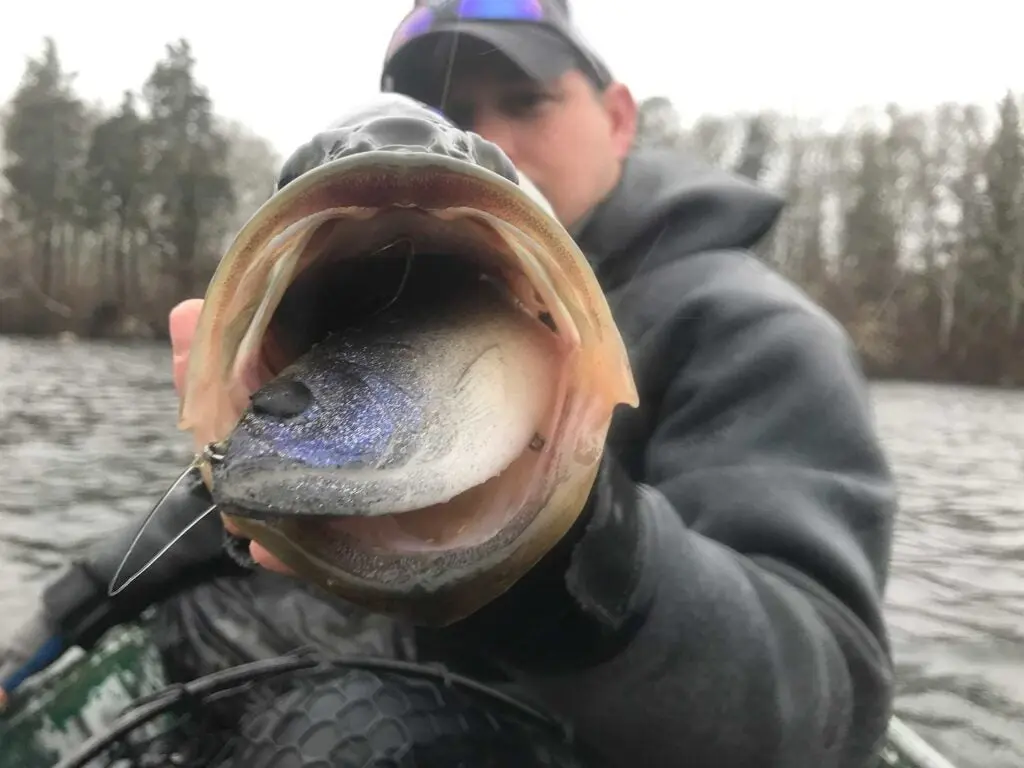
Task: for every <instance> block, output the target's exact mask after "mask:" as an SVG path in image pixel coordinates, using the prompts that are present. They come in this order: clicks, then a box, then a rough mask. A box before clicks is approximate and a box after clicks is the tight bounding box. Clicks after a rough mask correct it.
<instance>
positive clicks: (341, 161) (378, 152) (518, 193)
mask: <svg viewBox="0 0 1024 768" xmlns="http://www.w3.org/2000/svg"><path fill="white" fill-rule="evenodd" d="M366 170H372V171H374V172H375V173H376V174H380V173H381V172H385V173H387V172H390V173H391V174H392V175H394V176H398V177H400V176H402V175H406V174H408V175H413V174H414V173H421V172H423V171H424V170H437V171H439V172H441V173H442V174H447V175H453V174H454V175H461V176H470V177H472V178H474V179H476V180H478V181H482V182H485V183H487V184H491V185H495V186H497V187H500V188H501V191H502V192H505V193H508V194H511V195H513V196H514V197H517V198H518V199H519V200H520V201H521V202H523V203H524V204H526V205H529V206H531V207H537V206H540V207H542V208H544V209H545V213H548V214H549V215H550V210H548V209H549V206H550V204H549V203H548V202H547V201H546V200H541V199H538V198H536V197H534V196H532V195H530V194H528V193H527V192H526V191H525V190H524V188H523V187H522V186H521V185H520V184H519V183H517V182H515V181H511V180H510V179H508V178H506V177H505V176H503V175H501V174H500V173H498V172H497V171H493V170H491V169H490V168H487V167H486V166H484V165H481V164H480V163H479V162H477V161H475V160H473V159H472V158H471V157H463V156H458V155H453V154H444V153H441V152H436V151H432V150H429V149H426V148H419V147H416V148H404V147H403V148H401V149H398V148H393V149H368V150H365V151H362V152H358V153H353V154H350V155H345V156H342V157H332V158H330V159H328V160H325V161H324V162H322V163H320V164H319V165H317V166H316V167H314V168H311V169H310V170H308V171H305V172H304V173H302V174H300V175H299V176H297V177H295V178H294V179H292V180H291V181H289V182H288V183H287V184H285V185H284V186H282V187H281V188H280V189H279V190H278V191H277V192H276V193H275V197H279V198H280V200H279V202H278V207H282V206H283V205H284V203H285V202H287V200H288V199H291V198H293V197H297V196H300V195H302V194H303V193H305V192H306V191H308V190H310V189H313V188H315V187H316V186H317V185H319V184H321V183H323V182H325V181H340V180H343V179H344V177H345V176H346V175H350V174H353V173H355V172H358V171H366ZM393 206H394V207H399V208H401V207H407V208H423V209H425V210H430V209H431V206H430V205H429V203H426V202H425V201H420V202H415V203H414V202H409V203H394V204H393ZM435 207H436V208H447V207H448V206H447V205H440V206H435Z"/></svg>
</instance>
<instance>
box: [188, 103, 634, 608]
mask: <svg viewBox="0 0 1024 768" xmlns="http://www.w3.org/2000/svg"><path fill="white" fill-rule="evenodd" d="M620 404H622V405H627V406H636V405H637V404H638V396H637V391H636V387H635V384H634V381H633V377H632V373H631V370H630V364H629V359H628V356H627V353H626V350H625V347H624V344H623V341H622V338H621V336H620V333H619V331H618V329H617V327H616V325H615V322H614V320H613V318H612V314H611V311H610V308H609V306H608V304H607V301H606V299H605V297H604V294H603V292H602V290H601V288H600V286H599V284H598V282H597V279H596V277H595V275H594V273H593V271H592V269H591V268H590V266H589V264H588V263H587V260H586V258H585V257H584V255H583V254H582V253H581V252H580V250H579V248H578V247H577V245H576V244H575V242H574V241H573V239H572V237H571V236H570V235H569V234H568V233H567V232H566V230H565V229H564V228H563V227H562V225H561V224H560V223H559V222H558V221H557V220H556V218H555V216H554V214H553V212H552V210H551V207H550V205H549V204H548V203H547V201H546V200H544V198H543V196H542V195H541V194H540V192H539V191H538V190H537V189H536V187H534V186H533V185H532V184H531V183H530V182H529V180H528V179H526V178H525V177H524V176H523V175H522V174H521V173H519V172H518V171H517V169H516V168H515V167H514V166H513V164H512V163H511V162H510V160H509V159H508V157H507V156H506V155H505V154H504V153H503V152H502V151H501V150H500V149H499V148H498V147H497V146H496V145H494V144H493V143H491V142H489V141H486V140H485V139H483V138H482V137H480V136H478V135H476V134H474V133H472V132H469V131H463V130H460V129H459V128H457V127H456V126H454V125H453V124H451V123H450V122H448V121H447V120H446V119H445V118H444V117H443V116H442V115H440V114H438V113H437V112H435V111H434V110H432V109H429V108H428V107H426V106H425V105H422V104H420V103H419V102H416V101H414V100H412V99H409V98H407V97H404V96H400V95H396V94H380V95H379V96H377V97H376V98H374V99H373V100H371V101H370V102H369V103H368V104H366V105H364V106H362V107H360V108H357V109H353V110H351V111H350V112H349V113H347V114H346V115H345V116H344V117H343V118H342V119H340V120H338V121H337V122H335V123H334V124H332V125H331V126H330V127H329V128H328V129H326V130H324V131H322V132H321V133H319V134H317V135H316V136H315V137H314V138H313V139H312V140H311V141H310V142H308V143H307V144H305V145H303V146H302V147H301V148H299V149H298V150H297V151H296V152H295V153H293V154H292V156H291V157H290V158H289V159H288V160H287V161H286V162H285V164H284V166H283V168H282V172H281V177H280V183H279V185H278V188H277V190H276V191H275V193H274V194H273V195H272V196H271V198H270V199H269V200H268V201H267V202H265V203H264V204H263V205H262V206H261V207H260V208H259V210H257V211H256V212H255V213H254V214H253V216H252V217H251V219H250V220H249V221H248V222H247V223H246V224H245V226H244V227H243V228H242V229H241V230H240V232H239V233H238V235H237V236H236V237H235V239H234V241H233V242H232V244H231V245H230V247H229V248H228V250H227V252H226V254H225V256H224V258H223V259H222V260H221V262H220V264H219V266H218V269H217V271H216V273H215V274H214V276H213V279H212V280H211V282H210V285H209V287H208V290H207V293H206V297H205V302H204V305H203V310H202V314H201V316H200V318H199V322H198V326H197V329H196V334H195V337H194V340H193V344H192V347H191V351H190V358H189V363H188V369H187V373H186V378H185V382H184V386H183V389H182V395H181V403H180V412H179V426H180V427H181V428H182V429H184V430H187V431H189V432H190V433H191V435H192V439H193V442H194V447H195V450H196V452H197V454H202V453H203V452H204V450H206V451H207V453H206V454H205V455H207V456H210V455H211V453H210V452H209V450H208V449H209V447H210V446H216V450H215V451H213V455H215V456H216V461H214V462H205V463H203V464H202V465H201V466H202V471H203V477H204V481H205V482H206V483H207V485H208V486H209V488H210V491H211V494H212V495H213V499H214V501H215V503H217V505H218V507H219V508H220V510H221V513H222V515H223V516H224V517H225V519H226V520H228V521H230V523H231V525H232V527H233V528H234V529H236V530H238V531H241V532H242V533H243V534H244V535H245V536H247V537H249V538H250V539H252V540H253V541H255V542H258V543H259V544H260V545H261V546H263V547H264V548H265V549H266V550H267V551H269V552H270V553H271V554H273V555H274V556H275V557H277V558H278V559H279V560H281V561H282V562H283V563H284V564H285V565H286V566H288V567H289V568H290V569H291V570H293V571H294V572H295V573H296V574H297V575H298V576H299V577H301V578H304V579H306V580H309V581H311V582H313V583H316V584H318V585H320V586H321V587H323V588H325V589H327V590H329V591H331V592H333V593H335V594H338V595H341V596H343V597H345V598H347V599H349V600H351V601H352V602H354V603H357V604H361V605H363V606H365V607H367V608H368V609H371V610H375V611H378V612H382V613H387V614H389V615H393V616H397V617H401V618H406V619H410V620H412V621H414V622H418V623H422V624H431V625H444V624H448V623H451V622H453V621H456V620H458V619H460V618H464V617H465V616H467V615H469V614H471V613H473V612H474V611H476V610H478V609H479V608H480V607H482V606H483V605H485V604H486V603H488V602H490V601H491V600H493V599H494V598H495V597H497V596H498V595H500V594H501V593H502V592H504V591H505V590H507V589H508V588H509V587H510V586H511V585H512V584H514V583H515V582H516V581H517V580H518V579H519V578H521V577H522V576H523V575H524V574H525V573H526V572H527V571H528V570H529V569H530V568H531V567H532V566H533V565H534V564H536V563H537V561H538V560H539V559H540V558H541V557H543V555H544V554H545V553H546V552H547V551H549V550H550V549H551V547H552V546H554V544H555V543H556V542H557V541H558V540H559V539H560V538H561V537H562V536H564V534H565V533H566V532H567V531H568V530H569V528H570V527H571V526H572V525H573V523H574V522H575V521H576V520H577V519H578V517H579V515H580V514H581V512H582V510H583V509H584V507H585V505H586V501H587V498H588V497H589V494H590V490H591V486H592V484H593V480H594V477H595V475H596V472H597V468H598V465H599V462H600V459H601V456H602V454H603V451H604V442H605V437H606V434H607V431H608V428H609V425H610V422H611V418H612V416H613V413H614V410H615V408H616V407H617V406H619V405H620Z"/></svg>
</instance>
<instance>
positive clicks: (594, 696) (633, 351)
mask: <svg viewBox="0 0 1024 768" xmlns="http://www.w3.org/2000/svg"><path fill="white" fill-rule="evenodd" d="M779 210H780V203H779V201H778V200H777V199H776V198H775V197H773V196H771V195H769V194H767V193H765V192H763V191H761V190H760V189H758V188H757V187H755V186H754V185H752V184H749V183H747V182H746V181H745V180H742V179H739V178H736V177H732V176H730V175H728V174H725V173H722V172H720V171H715V170H712V169H709V168H706V167H704V166H701V165H700V164H698V163H695V162H694V161H692V160H689V159H687V158H685V157H680V156H678V155H674V154H671V153H666V152H654V151H650V152H648V151H637V152H636V153H635V154H634V155H633V157H632V158H631V159H630V162H629V163H628V165H627V168H626V171H625V176H624V178H623V180H622V182H621V184H620V185H619V187H618V189H617V190H616V191H615V193H614V194H613V195H612V196H611V197H610V198H609V199H608V200H607V201H606V202H605V203H604V204H603V205H602V206H601V207H600V208H599V209H598V210H596V211H595V212H594V213H593V215H592V216H591V217H590V218H589V219H588V221H587V224H586V226H585V227H584V229H583V231H582V232H580V233H578V235H577V237H578V240H579V242H580V244H581V246H582V247H583V249H584V251H585V252H586V253H587V255H588V256H589V257H590V258H591V259H592V262H593V264H594V266H595V269H596V271H597V273H598V276H599V278H600V279H601V280H602V282H603V285H604V286H605V288H606V291H607V295H608V299H609V302H610V304H611V307H612V310H613V314H614V316H615V319H616V322H617V324H618V326H619V328H620V330H621V331H622V333H623V335H624V338H625V340H626V343H627V347H628V349H629V352H630V358H631V363H632V366H633V371H634V375H635V378H636V381H637V385H638V388H639V392H640V402H641V405H640V407H639V408H638V409H636V410H621V411H619V412H618V413H617V414H616V418H615V420H614V422H613V425H612V430H611V432H610V435H609V439H608V442H607V454H608V459H609V461H614V462H616V463H617V464H619V465H621V467H622V470H623V471H624V473H625V474H626V475H628V476H629V478H630V482H613V483H604V484H599V485H598V486H597V487H596V489H595V494H594V499H592V504H593V505H594V510H592V514H593V515H594V516H595V519H596V516H597V515H598V510H600V509H607V510H616V511H617V513H616V514H607V515H605V516H604V518H603V519H605V520H606V521H608V523H607V525H609V526H611V528H612V529H613V530H614V533H610V532H609V531H608V530H606V529H605V528H604V527H602V526H594V527H593V528H591V529H589V530H588V532H587V533H585V534H584V535H583V537H582V539H581V540H580V541H579V542H578V543H576V544H575V546H574V548H573V551H572V554H571V555H570V556H568V558H566V557H565V556H564V555H558V554H556V555H554V557H556V558H560V562H562V563H565V562H567V561H568V562H569V566H568V567H567V569H566V570H565V571H564V572H563V573H562V578H560V579H559V578H557V577H555V578H551V577H550V576H549V577H548V580H547V582H546V583H545V585H544V586H543V587H542V588H538V587H537V581H536V580H531V579H524V580H523V581H522V582H520V584H518V585H516V586H515V587H514V588H513V589H512V590H511V591H510V592H509V593H508V594H507V595H505V596H504V597H503V598H502V606H503V607H504V611H503V612H500V613H501V615H500V620H498V619H495V620H493V621H492V622H490V624H489V625H488V624H487V623H485V622H482V621H481V617H482V616H483V614H481V615H480V616H477V617H474V619H471V620H470V621H468V622H466V625H465V626H464V627H463V626H458V625H457V626H455V627H452V628H450V630H448V631H449V633H450V637H451V639H452V642H453V643H459V647H460V651H459V653H462V648H461V645H462V642H463V639H464V637H465V635H466V634H467V633H469V634H471V635H472V637H473V640H474V646H475V648H476V649H477V650H478V652H479V653H481V654H482V655H484V656H486V657H488V658H489V659H490V660H491V661H493V662H494V663H495V664H496V665H497V666H500V667H501V668H502V669H504V670H505V672H506V674H508V675H509V677H511V678H512V679H514V680H516V682H517V683H518V684H519V685H521V686H523V687H524V688H526V689H528V690H529V691H531V693H532V694H533V695H535V696H537V697H538V698H539V699H540V700H542V701H544V702H545V703H546V704H547V705H549V706H551V707H553V708H554V709H555V710H556V711H558V712H560V713H561V714H562V715H564V716H565V717H566V718H567V719H569V720H570V721H572V722H573V723H574V724H575V726H576V727H577V729H578V734H579V735H580V737H581V738H583V739H585V740H588V741H589V742H591V743H593V744H594V745H596V746H598V747H599V749H600V750H601V751H602V752H603V753H604V754H605V755H606V756H607V757H608V758H609V759H611V760H612V761H613V762H614V763H615V764H616V765H622V766H633V765H643V766H650V767H651V768H659V767H660V766H666V767H667V766H675V765H678V761H679V756H680V755H686V761H687V765H694V766H709V768H711V767H713V766H724V765H727V766H730V768H747V767H748V766H750V768H753V767H754V766H757V767H758V768H762V767H764V768H769V767H770V768H803V767H804V766H807V767H808V768H810V767H811V766H814V767H815V768H862V767H863V766H864V765H866V764H867V763H868V761H869V760H870V758H871V755H872V754H873V752H874V750H875V749H876V747H877V745H878V744H879V742H880V740H881V739H882V738H883V736H884V732H885V727H886V724H887V722H888V717H889V715H890V707H891V698H892V662H891V658H890V654H889V646H888V640H887V636H886V630H885V624H884V620H883V615H882V596H883V590H884V586H885V582H886V578H887V574H888V564H889V552H890V546H891V536H892V525H893V517H894V514H895V507H896V492H895V487H894V482H893V478H892V476H891V473H890V469H889V467H888V464H887V462H886V459H885V456H884V455H883V452H882V450H881V448H880V445H879V442H878V438H877V437H876V435H875V432H874V431H873V427H872V418H871V413H870V409H869V403H868V397H867V392H866V386H865V382H864V380H863V377H862V374H861V370H860V368H859V364H858V361H857V358H856V355H855V353H854V350H853V349H852V346H851V344H850V341H849V339H848V338H847V336H846V335H845V334H844V332H843V331H842V329H841V328H840V327H839V326H838V325H837V324H836V322H835V321H834V320H833V319H832V318H830V317H829V316H828V315H827V314H825V313H824V312H823V311H821V310H820V309H819V308H818V307H817V306H816V305H814V304H813V303H812V302H811V301H810V300H809V299H808V298H807V297H806V296H805V295H804V294H803V293H801V292H800V291H799V290H798V289H797V288H796V287H795V286H793V285H792V284H791V283H789V282H787V281H786V280H784V279H783V278H781V277H780V276H778V275H777V274H776V273H774V272H773V271H772V270H770V269H769V268H768V267H767V266H765V265H764V264H763V263H761V262H760V261H758V260H757V259H756V258H754V256H752V255H751V254H750V253H749V251H748V249H749V248H750V247H751V246H752V245H754V244H755V243H757V242H758V241H759V240H760V239H761V238H762V237H763V236H764V235H765V234H766V233H767V232H768V231H769V229H770V227H771V225H772V224H773V222H774V220H775V218H776V216H777V215H778V212H779ZM616 538H618V540H619V542H620V544H619V546H620V547H621V554H622V555H623V556H624V557H626V556H628V555H629V554H630V553H635V556H636V557H635V559H634V560H633V561H632V566H633V567H632V568H623V567H622V564H621V562H622V561H621V560H618V559H616V558H609V557H608V556H607V548H606V547H604V546H602V542H604V541H608V540H615V539H616ZM592 542H593V545H591V543H592ZM549 563H550V561H549ZM552 592H560V594H552ZM569 597H571V598H572V599H569ZM538 605H560V606H562V607H561V608H559V609H558V610H543V609H538V608H537V607H536V606H538ZM492 607H493V606H492ZM470 630H472V631H470ZM581 631H582V635H581ZM431 646H432V647H433V648H437V649H439V650H438V651H437V652H438V653H439V654H441V655H443V651H441V650H440V648H442V647H443V643H441V642H440V641H439V640H438V639H437V638H436V637H434V638H432V639H431ZM452 655H453V656H457V655H458V654H456V653H453V654H452ZM559 658H563V659H566V660H570V659H571V662H572V666H571V667H569V666H566V667H563V668H562V669H561V670H559V671H558V672H553V671H552V666H553V661H552V660H553V659H559Z"/></svg>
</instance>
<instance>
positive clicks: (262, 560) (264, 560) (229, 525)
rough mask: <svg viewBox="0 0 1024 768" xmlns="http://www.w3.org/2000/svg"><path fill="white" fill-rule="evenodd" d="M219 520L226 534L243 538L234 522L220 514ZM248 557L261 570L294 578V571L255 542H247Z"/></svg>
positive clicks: (243, 535)
mask: <svg viewBox="0 0 1024 768" xmlns="http://www.w3.org/2000/svg"><path fill="white" fill-rule="evenodd" d="M220 519H221V521H222V522H223V523H224V528H225V529H227V532H228V533H230V534H232V535H233V536H240V537H242V538H245V534H244V533H242V532H241V531H240V530H239V529H238V526H237V525H235V523H234V521H233V520H232V519H231V518H230V517H228V516H227V515H224V514H222V515H221V516H220ZM249 555H250V556H251V557H252V559H253V560H255V561H256V564H257V565H259V566H261V567H262V568H266V569H267V570H268V571H273V572H274V573H281V574H284V575H285V576H295V571H293V570H292V569H291V568H289V567H288V566H287V565H285V564H284V563H282V562H281V561H280V560H278V559H277V558H276V557H274V556H273V555H272V554H270V553H269V552H268V551H267V550H266V549H264V548H263V546H262V545H260V544H257V543H256V542H255V541H250V542H249Z"/></svg>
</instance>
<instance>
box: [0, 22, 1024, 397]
mask: <svg viewBox="0 0 1024 768" xmlns="http://www.w3.org/2000/svg"><path fill="white" fill-rule="evenodd" d="M1020 108H1021V104H1020V101H1019V99H1018V98H1017V96H1015V95H1014V94H1007V96H1006V97H1005V98H1004V99H1003V100H1002V101H1001V102H1000V103H999V104H997V105H970V104H943V105H939V106H937V107H936V108H935V109H933V110H930V111H928V112H908V111H905V110H902V109H900V108H899V107H898V106H896V105H890V106H889V107H887V108H885V109H882V110H879V111H877V112H872V111H868V110H863V111H860V112H857V113H853V114H851V115H850V118H849V120H847V121H846V123H845V124H844V125H842V126H838V127H837V126H832V127H830V128H828V129H826V128H824V127H822V126H820V125H818V124H816V123H814V122H809V121H803V120H799V119H795V118H793V117H790V116H785V115H779V114H769V113H762V114H753V115H735V116H727V117H720V116H713V117H705V118H703V119H701V120H699V121H697V122H696V123H694V124H693V125H684V124H683V123H682V121H681V120H680V119H679V117H678V115H677V113H676V112H675V110H674V109H673V106H672V104H671V103H670V102H669V101H668V100H667V99H663V98H653V99H648V100H647V101H645V102H644V103H643V105H642V110H641V124H640V137H639V139H638V140H639V141H641V142H644V143H653V144H667V145H684V146H687V147H689V148H691V149H693V150H695V151H697V152H699V153H700V154H702V155H704V156H705V157H706V158H707V159H708V160H710V161H711V162H713V163H715V164H718V165H720V166H723V167H728V168H732V169H734V170H736V171H738V172H739V173H742V174H744V175H746V176H748V177H750V178H753V179H756V180H758V181H759V182H760V183H762V184H764V185H765V186H767V187H770V188H773V189H775V190H777V191H779V192H781V193H782V194H783V195H784V196H785V197H786V199H787V200H788V206H787V209H786V212H785V214H784V216H783V219H782V221H781V222H780V224H779V226H778V227H777V228H776V229H775V231H774V232H773V233H772V234H771V236H770V237H769V238H768V239H767V241H766V242H765V243H763V244H762V247H761V249H760V251H761V255H762V256H763V258H765V259H766V260H768V261H770V262H771V263H772V264H773V265H775V266H776V267H777V268H778V269H779V270H780V271H782V272H783V273H785V274H787V275H789V276H790V277H792V278H793V279H795V280H796V281H797V282H798V283H800V284H801V285H802V286H804V287H805V288H806V290H807V291H808V293H810V294H811V295H812V296H813V297H814V298H815V299H816V300H818V301H820V302H821V303H822V304H824V305H825V306H826V307H827V308H828V309H829V310H830V311H831V312H832V313H833V314H835V315H836V317H838V318H839V320H840V321H841V322H842V323H843V324H844V325H845V326H846V327H847V328H848V329H849V331H850V333H851V334H852V336H853V337H854V339H855V341H856V343H857V346H858V348H859V349H860V351H861V353H862V356H863V359H864V361H865V364H866V366H867V368H868V370H869V371H870V372H871V373H872V374H873V375H875V376H897V377H904V378H915V379H930V380H938V381H963V382H970V383H984V384H998V385H1003V386H1016V385H1024V355H1019V354H1017V350H1018V349H1022V348H1024V317H1022V314H1024V131H1022V126H1021V115H1020V111H1021V109H1020ZM0 130H2V134H3V145H2V155H0V163H2V175H0V214H2V215H0V333H24V334H45V335H49V334H54V333H59V332H64V331H71V332H73V333H76V334H78V335H91V336H116V335H121V336H140V335H142V336H146V335H148V336H158V335H162V334H163V333H164V327H165V323H166V316H167V311H168V309H169V308H170V307H171V306H173V304H175V303H176V302H177V301H179V300H181V299H182V298H185V297H189V296H197V295H201V294H202V292H203V290H204V289H205V286H206V283H207V281H208V280H209V277H210V275H211V274H212V271H213V269H214V267H215V265H216V262H217V259H218V258H219V256H220V254H221V253H222V252H223V250H224V248H225V247H226V245H227V242H228V240H229V238H230V237H231V236H232V235H233V234H234V233H235V232H236V231H237V230H238V228H239V227H240V226H241V225H242V224H243V223H244V221H245V219H246V218H248V216H249V215H251V213H252V212H253V211H254V210H255V208H256V207H257V206H258V205H259V204H260V203H261V202H262V201H263V200H265V199H266V197H267V196H268V194H269V193H270V192H271V190H272V189H273V183H274V177H275V173H276V170H277V167H278V164H279V162H280V158H279V157H278V156H277V155H275V153H274V151H273V150H272V149H271V147H270V146H269V145H268V143H267V142H266V141H264V140H263V139H261V138H259V137H257V136H254V135H253V134H251V133H250V132H249V131H247V130H246V129H245V128H244V127H242V126H240V125H238V124H236V123H232V122H230V121H228V120H226V119H224V118H223V117H221V116H219V115H218V114H217V113H216V111H215V110H214V106H213V102H212V99H211V97H210V95H209V93H208V92H207V91H206V89H205V88H204V87H203V86H202V85H201V84H200V83H199V82H198V81H197V80H196V76H195V59H194V57H193V55H192V52H191V50H190V48H189V45H188V43H187V42H186V41H179V42H177V43H174V44H171V45H168V46H167V49H166V52H165V55H164V57H163V59H161V60H160V61H158V62H157V63H156V65H155V66H154V68H153V70H152V72H151V73H150V75H149V77H148V79H147V80H146V81H145V83H144V85H143V87H142V89H141V91H140V92H139V93H133V92H130V91H128V92H125V94H124V98H123V100H122V102H121V104H120V106H119V107H118V108H116V109H115V110H112V111H111V110H104V109H101V108H98V107H95V106H92V105H89V104H87V103H85V102H84V101H83V100H82V99H81V98H80V96H79V95H78V94H77V93H76V91H75V88H74V79H73V76H72V75H70V74H69V73H67V72H66V71H64V69H63V68H62V66H61V62H60V59H59V56H58V53H57V50H56V47H55V45H54V43H53V42H52V41H51V40H47V41H45V43H44V46H43V51H42V53H41V55H40V56H39V57H38V58H37V59H34V60H30V61H29V62H28V64H27V67H26V70H25V74H24V77H23V80H22V83H21V86H20V87H19V89H18V90H17V91H16V93H15V94H14V96H13V97H12V98H11V100H10V102H9V103H8V104H7V105H6V107H5V108H4V110H3V114H2V123H0ZM286 149H287V148H286Z"/></svg>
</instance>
